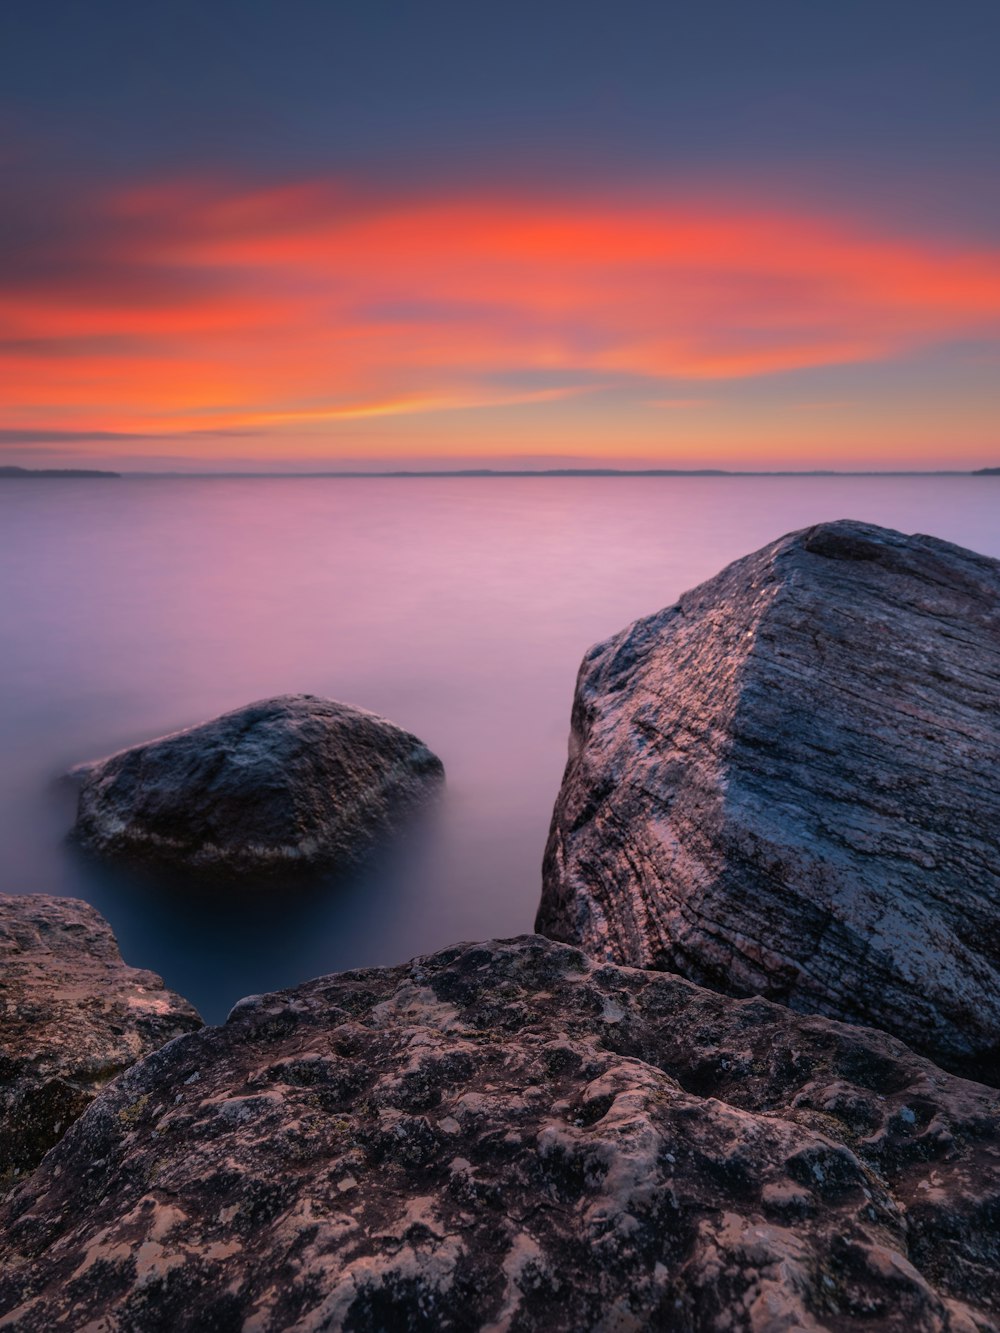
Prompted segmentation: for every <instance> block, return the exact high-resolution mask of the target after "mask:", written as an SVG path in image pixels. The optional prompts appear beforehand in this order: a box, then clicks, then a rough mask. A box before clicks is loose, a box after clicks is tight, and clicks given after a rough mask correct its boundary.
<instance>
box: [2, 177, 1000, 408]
mask: <svg viewBox="0 0 1000 1333" xmlns="http://www.w3.org/2000/svg"><path fill="white" fill-rule="evenodd" d="M21 223H22V230H24V225H25V224H24V219H23V218H22V219H21ZM74 224H75V226H76V231H75V232H74V230H73V225H74ZM29 230H30V229H29ZM41 233H42V239H41V240H40V241H38V242H37V244H34V248H32V246H31V245H29V246H28V249H29V250H30V252H31V253H30V262H28V263H24V264H20V265H18V266H17V267H16V269H15V268H14V267H13V266H10V268H9V272H8V274H7V277H6V278H4V276H3V274H0V305H2V322H0V386H2V387H0V406H2V408H3V411H4V417H5V424H6V426H7V427H8V428H11V427H14V428H16V427H17V426H22V427H24V428H25V429H28V428H34V429H37V428H40V427H44V428H47V429H73V430H102V431H121V432H137V431H138V432H150V433H163V434H176V433H178V432H184V431H194V430H204V429H206V428H210V427H218V428H220V429H226V428H239V427H247V428H263V429H274V430H280V429H281V428H282V427H283V426H285V425H287V423H289V422H294V421H298V422H320V421H338V420H350V419H355V418H359V417H363V416H369V415H382V414H386V415H388V414H392V413H394V412H396V413H402V412H406V413H413V412H437V411H441V410H445V409H447V408H449V407H469V406H474V405H477V404H483V405H492V404H496V403H505V402H510V401H519V400H524V401H536V400H537V399H538V398H539V396H542V397H543V398H550V397H553V396H558V395H559V394H560V393H562V394H570V393H572V392H573V391H574V388H573V386H574V385H579V384H580V383H581V382H586V381H589V382H591V383H596V384H600V383H602V382H604V381H605V380H606V381H608V382H614V383H615V384H617V385H619V386H620V385H621V384H622V383H623V382H624V383H626V384H627V383H628V381H629V380H630V379H631V378H636V379H637V380H638V381H640V383H639V384H638V387H637V389H636V398H637V401H638V400H641V401H644V402H649V401H650V399H653V398H657V397H660V398H667V399H671V398H674V399H682V400H688V399H689V398H691V397H693V396H694V395H691V394H688V393H684V394H677V393H676V392H675V390H674V388H666V389H658V386H655V385H653V386H651V385H650V383H649V380H650V379H652V380H678V379H681V380H687V381H691V380H698V381H706V380H712V379H731V378H740V377H748V376H755V375H762V374H768V373H773V372H777V371H788V370H795V369H797V368H804V367H814V366H824V365H831V364H835V363H845V362H864V361H875V360H881V359H885V358H890V357H894V356H898V355H900V354H905V353H907V352H909V351H911V350H912V349H915V348H919V347H922V346H926V345H931V344H934V343H937V342H940V341H945V340H950V339H954V338H956V337H971V336H984V335H992V334H994V333H995V332H996V331H997V328H998V324H1000V255H998V254H997V253H994V252H991V251H984V252H978V253H970V252H968V251H963V250H961V249H958V248H954V247H953V248H949V247H947V246H942V245H932V244H930V243H918V242H916V241H913V240H907V239H904V238H900V237H893V236H887V235H885V234H879V233H875V232H873V231H871V230H869V229H867V228H865V227H864V226H862V225H861V224H857V225H854V226H847V225H845V224H843V223H836V224H835V223H833V222H827V221H824V220H823V219H817V218H810V217H800V216H791V215H788V214H785V213H777V212H767V211H764V210H760V209H756V208H752V207H750V208H745V209H742V210H740V209H723V208H722V207H721V206H719V205H718V204H712V205H709V204H704V205H701V206H699V205H698V204H697V202H691V201H687V202H685V203H684V204H676V203H672V204H671V203H664V204H662V205H660V206H651V205H648V204H645V205H639V204H630V203H629V202H627V201H623V202H621V203H620V204H617V205H615V206H609V205H608V204H607V203H588V202H587V201H580V200H564V201H552V200H537V199H532V198H527V197H524V198H521V197H497V198H493V199H484V198H480V197H463V196H460V195H450V196H442V197H439V198H423V197H413V198H409V199H407V198H394V199H384V198H378V197H371V198H366V197H363V196H359V195H358V194H357V193H352V192H351V191H350V190H348V189H346V188H343V187H340V186H331V185H326V184H322V183H320V184H307V185H300V186H294V187H276V188H272V189H257V190H250V189H246V188H242V189H241V188H238V187H236V186H228V187H223V186H209V185H206V184H203V183H197V182H195V183H165V184H154V185H152V186H149V187H146V188H144V189H141V190H131V191H127V192H117V193H114V192H112V193H109V194H108V195H106V196H104V197H95V198H92V199H89V200H86V201H84V203H83V204H82V205H80V206H79V208H78V210H77V214H76V216H75V218H71V219H69V220H68V223H67V225H66V226H64V227H63V228H62V229H61V230H60V229H59V228H55V230H54V231H53V229H52V227H51V226H49V227H46V228H41ZM540 373H544V375H545V376H546V378H547V380H548V381H549V382H550V384H551V386H552V387H547V388H543V389H540V388H539V387H538V376H539V374H540ZM533 376H534V377H535V382H534V383H532V377H533ZM560 377H563V378H564V380H565V383H560ZM518 383H523V384H524V385H525V387H524V388H523V390H522V389H518V388H517V387H511V386H512V385H513V386H516V385H517V384H518ZM498 384H500V385H503V386H505V387H502V388H498V387H497V386H498ZM697 393H698V390H696V391H695V394H697Z"/></svg>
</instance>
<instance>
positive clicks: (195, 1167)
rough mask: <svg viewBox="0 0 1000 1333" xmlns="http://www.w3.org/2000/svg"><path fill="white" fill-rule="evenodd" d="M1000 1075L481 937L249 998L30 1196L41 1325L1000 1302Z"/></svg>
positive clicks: (969, 1319) (876, 1315)
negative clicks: (996, 1085)
mask: <svg viewBox="0 0 1000 1333" xmlns="http://www.w3.org/2000/svg"><path fill="white" fill-rule="evenodd" d="M998 1168H1000V1098H998V1096H997V1094H996V1093H995V1092H994V1091H993V1090H991V1089H988V1088H984V1087H980V1086H978V1085H976V1084H972V1083H967V1082H964V1081H963V1080H960V1079H957V1078H955V1077H953V1076H951V1075H948V1074H945V1073H943V1072H942V1071H941V1070H940V1069H938V1068H937V1067H936V1066H934V1065H932V1064H931V1063H930V1062H929V1061H926V1060H924V1059H922V1058H920V1057H919V1056H916V1055H914V1054H913V1053H912V1052H911V1051H909V1050H908V1049H907V1048H906V1047H905V1046H903V1045H902V1044H901V1043H900V1042H898V1041H895V1040H894V1039H893V1038H891V1037H888V1036H885V1035H884V1034H882V1033H878V1032H873V1031H869V1030H867V1029H863V1028H852V1027H850V1026H846V1025H842V1024H839V1023H836V1022H833V1021H831V1020H829V1019H825V1018H820V1017H803V1016H800V1015H796V1014H793V1013H792V1012H790V1011H789V1010H788V1009H786V1008H783V1007H781V1006H778V1005H773V1004H770V1003H768V1002H767V1001H765V1000H762V999H749V1000H736V999H733V998H731V997H728V996H723V995H719V994H717V993H714V992H711V991H706V990H703V989H701V988H700V987H698V986H695V985H694V984H692V983H691V982H689V981H686V980H684V979H683V978H681V977H677V976H673V975H669V974H664V973H654V972H646V971H640V970H635V969H629V968H620V967H616V966H612V965H609V964H600V963H599V962H596V961H594V960H593V959H590V958H588V957H586V956H585V955H584V954H582V953H581V952H580V951H578V950H576V949H572V948H570V947H568V946H565V945H558V944H553V943H551V942H550V941H547V940H543V939H540V938H537V937H523V938H521V939H515V940H509V941H503V942H499V943H498V942H493V943H488V944H480V945H459V946H457V947H455V948H453V949H448V950H445V951H444V952H442V953H439V954H436V955H434V956H433V957H430V958H425V959H419V960H416V961H415V962H414V963H412V964H410V965H407V966H403V967H397V968H384V969H371V970H366V971H356V972H347V973H344V974H343V975H341V976H334V977H325V978H320V979H319V980H317V981H313V982H310V983H308V984H307V985H304V986H300V987H298V988H296V989H294V990H289V991H284V992H281V993H278V994H274V995H268V996H263V997H259V996H258V997H251V998H250V999H248V1000H244V1001H243V1002H241V1003H240V1004H239V1005H237V1006H236V1008H235V1009H234V1011H233V1013H232V1014H231V1016H230V1018H229V1020H228V1022H227V1023H226V1025H225V1026H224V1027H221V1028H206V1029H204V1030H203V1031H201V1032H198V1033H195V1034H193V1035H192V1036H189V1037H184V1038H182V1039H181V1040H179V1041H175V1042H172V1043H171V1044H170V1045H169V1046H167V1047H165V1048H164V1049H162V1050H160V1051H157V1052H156V1053H155V1054H153V1055H151V1056H150V1057H148V1058H147V1059H146V1060H145V1061H143V1062H142V1064H140V1065H137V1066H135V1067H134V1068H133V1069H131V1070H129V1071H128V1072H127V1073H126V1074H124V1075H123V1076H122V1077H121V1078H119V1079H118V1080H117V1081H116V1082H115V1083H114V1084H113V1085H112V1086H111V1087H110V1088H108V1089H107V1090H106V1091H105V1093H104V1094H103V1095H102V1096H101V1097H100V1098H99V1099H98V1100H97V1101H96V1102H95V1103H94V1104H93V1105H92V1106H91V1107H90V1109H89V1110H88V1111H87V1112H86V1114H85V1115H84V1116H83V1117H82V1118H81V1119H80V1120H78V1121H77V1122H76V1124H75V1125H74V1126H73V1127H72V1129H71V1130H70V1131H69V1133H68V1134H67V1135H66V1137H65V1138H64V1139H63V1141H62V1142H61V1143H60V1144H59V1145H58V1147H57V1148H56V1149H55V1150H54V1151H53V1152H51V1153H50V1154H49V1156H48V1157H47V1158H46V1159H45V1161H44V1162H43V1163H42V1165H41V1167H40V1168H39V1169H38V1171H37V1172H36V1173H35V1175H34V1176H33V1177H32V1178H31V1179H30V1180H29V1181H26V1182H25V1183H24V1184H23V1185H22V1186H21V1187H20V1188H19V1190H18V1191H17V1192H16V1193H15V1194H14V1195H12V1196H11V1199H10V1200H9V1201H8V1203H7V1205H6V1206H5V1208H4V1210H3V1212H2V1213H0V1237H2V1239H0V1275H2V1276H0V1310H2V1311H5V1312H7V1322H6V1326H13V1327H16V1328H17V1329H18V1330H19V1333H43V1331H44V1333H48V1331H49V1330H50V1329H53V1328H63V1327H65V1328H93V1329H98V1328H100V1329H120V1330H126V1329H128V1330H139V1329H142V1330H144V1331H145V1330H158V1329H162V1330H167V1329H169V1330H171V1331H174V1330H176V1331H178V1333H184V1331H185V1330H239V1329H242V1330H246V1333H276V1331H277V1330H286V1329H295V1330H300V1331H302V1333H304V1331H305V1330H309V1331H310V1333H311V1331H313V1330H317V1331H318V1330H324V1329H325V1330H341V1329H343V1330H354V1331H355V1333H359V1331H360V1333H376V1331H377V1330H385V1331H386V1333H388V1331H389V1330H427V1331H428V1333H431V1330H435V1331H436V1330H445V1331H447V1330H474V1329H481V1330H487V1329H488V1330H493V1331H494V1333H496V1331H498V1330H511V1333H514V1331H515V1330H524V1331H527V1330H538V1331H539V1333H541V1331H542V1330H544V1331H545V1333H560V1331H561V1330H573V1331H574V1333H578V1331H581V1330H603V1331H604V1333H610V1330H636V1331H638V1330H644V1329H652V1328H659V1329H671V1330H682V1331H683V1330H692V1331H693V1330H696V1329H697V1330H708V1329H719V1330H722V1329H725V1330H729V1331H730V1333H738V1331H740V1330H746V1331H747V1333H751V1331H753V1333H779V1331H780V1330H788V1331H789V1333H790V1331H791V1330H816V1329H821V1328H836V1329H846V1328H858V1329H862V1328H863V1329H874V1328H878V1329H887V1330H901V1331H905V1333H923V1331H930V1330H951V1331H952V1333H975V1330H980V1333H983V1331H984V1330H994V1333H995V1330H996V1329H997V1328H998V1327H1000V1325H998V1322H997V1316H996V1311H997V1309H998V1303H1000V1169H998Z"/></svg>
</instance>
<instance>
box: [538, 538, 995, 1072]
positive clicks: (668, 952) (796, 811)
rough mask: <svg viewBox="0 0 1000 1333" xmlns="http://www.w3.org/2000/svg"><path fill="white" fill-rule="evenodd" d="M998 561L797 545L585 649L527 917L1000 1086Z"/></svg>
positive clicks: (785, 543)
mask: <svg viewBox="0 0 1000 1333" xmlns="http://www.w3.org/2000/svg"><path fill="white" fill-rule="evenodd" d="M998 775H1000V564H998V562H996V561H995V560H990V559H987V558H986V557H984V556H980V555H975V554H973V553H972V552H971V551H966V550H963V549H961V548H960V547H957V546H952V545H949V544H948V543H947V542H943V541H938V540H936V539H935V538H932V537H922V536H914V537H907V536H903V535H902V534H900V533H898V532H891V531H888V530H886V529H883V528H876V527H871V526H869V525H866V524H862V523H854V522H848V521H842V522H835V523H824V524H820V525H818V526H816V527H813V528H809V529H806V530H804V531H801V532H795V533H792V534H791V535H790V536H786V537H783V538H781V540H780V541H777V542H774V543H773V544H772V545H770V546H767V547H765V548H764V549H763V550H761V551H758V552H756V553H755V554H754V555H750V556H747V557H746V558H745V559H743V560H739V561H737V562H736V563H735V564H733V565H730V566H729V567H728V568H727V569H725V570H724V571H723V572H722V573H721V574H719V575H718V576H717V577H716V578H713V579H711V580H710V581H709V582H707V583H704V584H702V585H701V586H700V587H698V588H695V589H694V590H693V591H692V592H689V593H686V594H685V595H684V596H683V597H682V598H681V599H680V601H679V602H678V603H677V604H676V605H675V606H671V607H669V608H667V609H666V610H663V611H660V612H657V613H656V614H655V615H652V616H649V617H648V618H646V619H643V620H639V621H636V622H635V624H633V625H630V626H628V627H627V628H626V629H624V630H622V632H621V633H619V634H617V635H615V636H614V637H613V638H611V639H609V640H607V641H606V642H605V643H601V644H598V645H597V646H596V647H595V648H593V649H591V651H590V652H589V653H588V654H587V656H586V658H585V659H584V662H583V666H582V668H581V671H580V675H579V680H578V682H577V688H576V697H575V701H574V704H573V714H572V734H571V739H570V754H569V763H568V765H567V768H566V774H565V778H564V780H563V784H562V789H561V791H560V793H559V797H558V801H557V804H556V808H555V813H554V816H553V820H552V829H551V835H550V839H549V843H548V848H547V850H546V854H545V869H544V888H543V895H542V901H541V906H540V909H539V913H538V918H537V928H538V930H540V931H541V932H542V933H544V934H546V935H549V936H551V937H553V938H556V939H560V940H564V941H568V942H573V943H577V944H579V945H581V946H582V947H584V948H585V949H587V950H589V951H590V952H592V953H594V954H595V955H596V956H598V957H601V958H605V959H609V960H614V961H617V962H622V963H628V964H631V965H634V966H640V967H649V968H658V969H665V970H668V971H674V972H678V973H681V974H682V975H684V976H687V977H690V978H692V979H693V980H696V981H698V982H700V983H702V984H704V985H707V986H711V987H713V988H715V989H718V990H722V991H725V992H726V993H728V994H732V995H751V994H760V995H764V996H767V997H769V998H771V999H774V1000H778V1001H781V1002H782V1003H784V1004H787V1005H789V1006H790V1007H791V1008H793V1009H796V1010H799V1011H803V1012H810V1013H819V1014H826V1015H828V1016H831V1017H836V1018H840V1019H845V1020H848V1021H850V1022H857V1023H867V1024H871V1025H872V1026H876V1027H880V1028H884V1029H885V1030H887V1031H889V1032H892V1033H894V1034H896V1035H897V1036H899V1037H902V1038H904V1039H905V1040H906V1041H908V1042H909V1043H910V1044H911V1045H912V1046H914V1047H915V1048H917V1049H918V1050H921V1051H923V1052H924V1053H926V1054H928V1055H930V1056H931V1057H932V1058H934V1059H935V1060H937V1061H938V1062H939V1063H941V1064H942V1065H944V1066H946V1067H947V1068H950V1069H952V1070H954V1071H956V1072H962V1073H965V1074H967V1075H969V1076H970V1077H976V1078H979V1079H982V1080H984V1081H989V1082H994V1083H995V1082H997V1081H998V1078H1000V779H998Z"/></svg>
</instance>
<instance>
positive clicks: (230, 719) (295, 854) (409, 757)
mask: <svg viewBox="0 0 1000 1333" xmlns="http://www.w3.org/2000/svg"><path fill="white" fill-rule="evenodd" d="M443 775H444V770H443V768H442V765H441V761H440V759H438V758H437V756H436V755H434V754H432V753H431V752H430V750H428V749H427V747H426V746H425V745H424V744H423V742H422V741H420V740H418V739H417V738H416V736H411V735H410V733H409V732H407V731H402V730H401V729H400V728H399V727H397V726H394V725H393V723H391V722H387V721H386V720H385V718H382V717H378V716H377V715H376V714H375V713H368V712H365V711H363V710H362V709H359V708H351V707H349V706H348V705H347V704H341V703H335V702H334V701H333V700H330V699H318V698H315V697H314V696H312V695H308V694H298V695H281V696H279V697H277V698H275V699H265V700H262V701H261V702H259V703H254V704H249V705H248V706H247V707H246V708H239V709H237V710H236V711H235V712H232V713H226V714H224V715H223V716H222V717H219V718H216V719H215V720H214V721H212V722H206V723H205V724H204V725H202V726H198V727H192V728H191V729H190V730H188V731H179V732H176V733H175V734H173V735H170V736H164V737H161V738H160V739H158V740H153V741H149V742H147V743H146V744H145V745H137V746H135V747H134V748H132V749H130V750H123V751H122V752H121V753H120V754H116V755H112V756H111V758H110V759H105V760H103V761H101V762H99V763H97V764H93V765H90V766H87V767H86V769H85V770H83V781H82V786H81V789H80V803H79V813H78V816H77V821H76V827H75V830H74V833H75V836H76V838H77V839H78V841H79V842H81V843H82V844H83V845H84V846H85V847H87V848H89V849H90V850H91V851H93V852H97V853H98V854H100V855H101V856H105V857H109V858H116V859H119V860H124V861H130V862H136V863H145V864H148V865H151V866H168V867H176V868H180V869H182V870H186V871H193V872H196V873H198V872H200V873H208V874H221V875H254V874H265V875H266V874H271V873H275V872H279V871H280V872H284V873H287V872H290V871H296V870H302V871H312V870H320V869H336V868H337V867H340V866H344V865H349V864H350V863H351V862H352V861H354V860H356V859H357V858H358V856H359V855H361V854H363V852H364V851H365V850H367V848H368V847H369V845H370V844H371V843H372V842H373V841H374V840H375V839H376V838H377V837H378V836H379V835H381V834H384V833H386V832H388V831H390V830H392V829H394V828H395V827H396V826H397V825H398V824H400V823H401V822H402V821H403V820H404V819H405V817H406V816H407V815H408V814H409V813H411V812H412V810H413V809H414V808H415V807H416V805H417V804H419V803H420V802H422V801H426V800H427V798H428V796H429V794H430V793H431V792H432V791H434V790H435V789H436V788H437V787H438V786H439V785H440V783H441V781H442V779H443Z"/></svg>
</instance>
